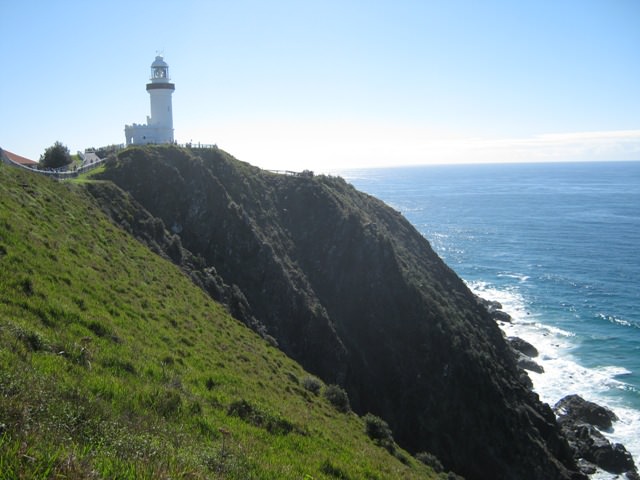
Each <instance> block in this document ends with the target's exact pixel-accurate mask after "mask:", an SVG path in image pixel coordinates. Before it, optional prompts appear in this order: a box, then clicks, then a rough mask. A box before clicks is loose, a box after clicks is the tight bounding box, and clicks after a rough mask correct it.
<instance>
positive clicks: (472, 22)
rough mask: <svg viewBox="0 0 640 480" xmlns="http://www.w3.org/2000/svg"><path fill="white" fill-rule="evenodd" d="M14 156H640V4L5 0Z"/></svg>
mask: <svg viewBox="0 0 640 480" xmlns="http://www.w3.org/2000/svg"><path fill="white" fill-rule="evenodd" d="M0 29H1V30H0V31H1V32H2V40H1V41H0V59H1V60H2V62H3V68H2V73H1V75H0V147H3V148H6V149H8V150H11V151H13V152H15V153H18V154H21V155H24V156H27V157H30V158H34V159H37V158H38V157H39V156H40V154H41V153H42V152H43V151H44V149H45V148H46V147H48V146H50V145H51V144H53V143H54V142H55V141H56V140H59V141H62V142H63V143H65V144H66V145H67V146H69V148H70V149H71V150H72V151H76V150H78V149H84V148H86V147H91V146H102V145H107V144H111V143H123V142H124V132H123V129H124V125H125V124H130V123H134V122H135V123H143V122H144V121H145V119H146V116H147V115H148V114H149V97H148V94H147V93H146V91H145V84H146V82H147V80H148V77H149V67H150V64H151V62H152V61H153V59H154V57H155V55H156V52H157V51H162V52H163V54H164V57H165V60H166V61H167V63H168V64H169V66H170V74H171V77H172V80H173V81H174V82H175V84H176V91H175V93H174V95H173V110H174V127H175V136H176V139H177V140H178V141H179V142H188V141H194V142H202V143H217V144H218V145H219V146H220V147H221V148H223V149H225V150H227V151H228V152H229V153H231V154H233V155H235V156H236V157H238V158H240V159H241V160H245V161H248V162H250V163H252V164H254V165H258V166H261V167H265V168H287V169H295V170H301V169H305V168H311V169H315V170H319V171H322V170H332V169H336V168H340V167H357V166H380V165H407V164H422V163H448V162H464V163H468V162H505V161H576V160H640V1H638V0H601V1H598V0H581V1H572V0H554V1H547V0H536V1H528V0H519V1H484V2H483V1H438V2H436V1H428V0H422V1H408V0H394V1H390V0H389V1H375V0H369V1H348V0H342V1H333V0H323V1H313V0H304V1H271V2H267V1H256V0H235V1H233V2H231V1H196V0H184V1H180V2H176V1H163V0H155V1H128V2H125V1H120V0H111V1H109V2H88V1H55V0H49V1H45V0H42V1H29V0H23V1H20V2H14V1H11V0H0Z"/></svg>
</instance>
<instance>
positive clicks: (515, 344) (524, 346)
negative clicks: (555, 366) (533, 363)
mask: <svg viewBox="0 0 640 480" xmlns="http://www.w3.org/2000/svg"><path fill="white" fill-rule="evenodd" d="M507 340H509V345H511V347H512V348H513V349H514V350H517V351H518V352H520V353H522V354H524V355H526V356H527V357H531V358H535V357H537V356H538V349H537V348H536V347H534V346H533V345H531V344H530V343H529V342H527V341H526V340H523V339H522V338H520V337H508V338H507Z"/></svg>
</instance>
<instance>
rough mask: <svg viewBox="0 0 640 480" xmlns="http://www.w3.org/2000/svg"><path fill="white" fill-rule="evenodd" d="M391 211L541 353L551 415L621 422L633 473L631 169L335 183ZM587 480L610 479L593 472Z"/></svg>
mask: <svg viewBox="0 0 640 480" xmlns="http://www.w3.org/2000/svg"><path fill="white" fill-rule="evenodd" d="M338 174H339V175H341V176H343V177H344V178H345V179H346V180H347V181H349V182H350V183H352V184H353V185H354V186H355V187H356V188H358V189H359V190H362V191H364V192H367V193H370V194H372V195H374V196H376V197H378V198H380V199H381V200H383V201H385V202H386V203H387V204H388V205H390V206H391V207H393V208H395V209H396V210H399V211H400V212H402V213H403V214H404V215H405V217H406V218H407V219H408V220H409V221H410V222H411V223H412V224H413V225H414V226H415V227H416V228H417V229H418V230H419V231H420V232H421V233H422V234H423V235H424V236H425V237H426V238H427V239H428V240H429V242H430V243H431V245H432V247H433V248H434V249H435V250H436V251H437V252H438V254H439V255H440V256H441V257H442V258H443V259H444V260H445V262H446V263H447V264H448V265H449V266H450V267H451V268H453V269H454V270H455V271H456V272H457V273H458V275H459V276H460V277H462V278H463V279H464V280H465V281H466V282H467V284H468V285H469V287H470V288H471V289H472V290H473V291H474V292H476V293H477V294H479V295H480V296H482V297H484V298H487V299H490V300H497V301H499V302H501V303H502V304H503V307H504V310H506V311H507V312H508V313H510V314H511V315H512V317H513V323H512V324H502V325H501V326H502V327H503V330H504V331H505V332H506V333H507V335H515V336H519V337H521V338H523V339H525V340H527V341H529V342H531V343H532V344H534V345H535V346H536V347H537V348H538V350H539V351H540V355H539V356H538V358H537V359H536V361H537V362H538V363H539V364H540V365H542V366H543V367H544V373H542V374H537V373H529V376H530V377H531V379H532V380H533V383H534V389H535V390H536V392H538V394H539V395H540V397H541V399H542V400H543V401H545V402H547V403H549V404H550V405H551V406H553V405H554V404H555V403H556V402H557V401H558V400H560V399H561V398H562V397H563V396H565V395H567V394H572V393H578V394H580V395H581V396H583V397H584V398H585V399H587V400H591V401H594V402H596V403H599V404H601V405H605V406H608V407H609V408H611V409H612V410H613V411H614V412H615V413H616V414H617V416H618V417H619V418H620V420H619V421H618V422H616V423H615V424H614V428H613V430H612V431H611V432H606V435H607V436H608V437H609V439H610V440H611V441H615V442H620V443H622V444H624V445H625V446H626V448H627V450H629V451H630V452H631V454H632V455H633V457H634V460H635V461H636V465H637V466H640V162H602V163H554V164H493V165H486V164H485V165H447V166H422V167H406V168H389V169H368V170H344V171H341V172H338ZM594 478H601V479H605V478H615V477H614V476H613V475H611V474H606V473H604V472H599V473H598V474H597V475H596V476H595V477H594Z"/></svg>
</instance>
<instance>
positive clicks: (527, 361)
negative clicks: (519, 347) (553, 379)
mask: <svg viewBox="0 0 640 480" xmlns="http://www.w3.org/2000/svg"><path fill="white" fill-rule="evenodd" d="M518 366H519V367H520V368H523V369H525V370H529V371H531V372H536V373H544V368H543V367H542V365H540V364H538V363H536V362H534V361H533V360H531V358H529V357H527V356H526V355H522V354H521V353H519V354H518Z"/></svg>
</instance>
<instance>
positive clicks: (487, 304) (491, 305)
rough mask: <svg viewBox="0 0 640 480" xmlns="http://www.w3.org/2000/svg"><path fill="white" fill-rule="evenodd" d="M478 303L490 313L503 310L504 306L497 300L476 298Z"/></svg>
mask: <svg viewBox="0 0 640 480" xmlns="http://www.w3.org/2000/svg"><path fill="white" fill-rule="evenodd" d="M476 299H477V300H478V303H479V304H480V305H483V306H484V308H486V309H487V310H488V311H489V312H493V311H494V310H502V304H501V303H500V302H497V301H495V300H487V299H486V298H482V297H478V296H476Z"/></svg>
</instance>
